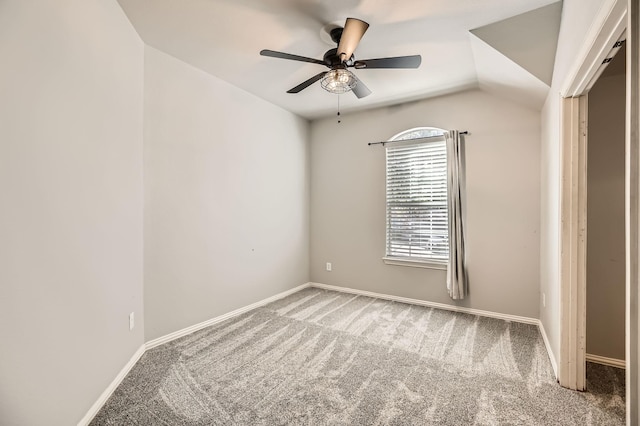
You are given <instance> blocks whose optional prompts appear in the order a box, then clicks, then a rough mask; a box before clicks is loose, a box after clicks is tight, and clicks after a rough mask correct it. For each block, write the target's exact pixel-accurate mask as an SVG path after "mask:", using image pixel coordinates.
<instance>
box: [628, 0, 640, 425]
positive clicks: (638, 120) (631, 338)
mask: <svg viewBox="0 0 640 426" xmlns="http://www.w3.org/2000/svg"><path fill="white" fill-rule="evenodd" d="M638 3H639V1H638V0H628V1H627V111H626V112H627V120H626V137H625V150H626V153H625V157H626V158H625V161H626V167H625V180H626V183H627V185H626V191H625V198H626V204H627V208H626V211H625V225H626V233H625V234H626V236H627V238H626V268H627V273H626V298H627V303H626V328H627V329H626V354H625V356H626V361H627V370H626V394H627V402H626V403H627V407H626V408H627V409H626V414H627V425H637V424H640V415H639V413H638V410H639V407H640V393H639V392H638V372H639V368H638V367H639V366H638V353H639V348H638V345H639V344H640V339H639V338H638V332H639V331H640V326H639V324H638V321H639V317H638V305H639V303H640V300H638V297H639V292H638V281H639V279H640V276H639V274H638V264H639V256H640V251H639V250H638V245H639V241H640V233H639V230H640V224H639V223H638V220H639V212H640V209H639V207H638V199H639V197H640V175H639V170H640V140H639V138H640V5H639V4H638Z"/></svg>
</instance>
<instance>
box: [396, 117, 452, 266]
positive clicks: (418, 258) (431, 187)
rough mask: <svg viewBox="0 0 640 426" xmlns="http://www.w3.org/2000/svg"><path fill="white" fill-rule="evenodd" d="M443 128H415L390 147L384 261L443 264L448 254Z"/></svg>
mask: <svg viewBox="0 0 640 426" xmlns="http://www.w3.org/2000/svg"><path fill="white" fill-rule="evenodd" d="M444 132H445V131H444V130H442V129H435V128H431V127H423V128H418V129H411V130H407V131H405V132H402V133H400V134H399V135H396V136H395V137H394V138H392V139H391V140H392V141H403V140H407V142H397V143H393V144H388V145H387V146H386V151H387V248H386V256H385V258H384V260H385V262H386V263H389V264H400V265H409V266H420V267H436V268H443V269H444V268H445V267H446V263H447V260H448V259H449V234H448V215H447V147H446V142H445V138H444Z"/></svg>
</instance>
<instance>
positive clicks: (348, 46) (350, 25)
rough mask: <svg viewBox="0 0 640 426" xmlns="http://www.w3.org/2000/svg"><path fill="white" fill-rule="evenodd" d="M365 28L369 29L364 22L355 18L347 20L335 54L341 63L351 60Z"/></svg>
mask: <svg viewBox="0 0 640 426" xmlns="http://www.w3.org/2000/svg"><path fill="white" fill-rule="evenodd" d="M367 28H369V24H367V23H366V22H364V21H361V20H360V19H356V18H347V22H345V24H344V30H342V36H341V37H340V44H338V52H337V53H338V56H339V57H340V59H341V60H342V61H343V62H344V61H348V60H349V59H350V58H351V55H353V52H354V51H355V50H356V47H358V43H360V39H361V38H362V36H363V35H364V33H365V32H366V31H367Z"/></svg>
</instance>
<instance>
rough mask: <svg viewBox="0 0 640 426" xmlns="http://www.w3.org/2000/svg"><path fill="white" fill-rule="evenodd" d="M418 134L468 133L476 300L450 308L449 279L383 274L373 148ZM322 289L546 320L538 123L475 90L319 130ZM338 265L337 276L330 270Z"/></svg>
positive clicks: (315, 272) (406, 272)
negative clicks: (542, 315)
mask: <svg viewBox="0 0 640 426" xmlns="http://www.w3.org/2000/svg"><path fill="white" fill-rule="evenodd" d="M419 126H432V127H440V128H444V129H459V130H468V131H470V132H471V135H470V136H468V137H467V142H466V170H467V177H466V182H467V210H466V214H467V228H466V229H467V259H468V270H469V276H470V294H469V296H468V298H467V299H465V300H464V301H462V302H458V303H455V302H454V301H452V300H451V299H450V298H449V297H448V295H447V291H446V285H445V271H442V270H434V269H422V268H411V267H404V266H391V265H385V264H384V263H383V261H382V257H383V256H384V254H385V153H384V148H382V147H381V146H367V142H374V141H380V140H387V139H389V138H390V137H392V136H394V135H395V134H397V133H398V132H401V131H403V130H406V129H410V128H413V127H419ZM311 141H312V142H311V160H312V164H311V170H312V174H311V279H312V281H314V282H320V283H324V284H332V285H338V286H345V287H351V288H355V289H361V290H367V291H374V292H379V293H385V294H391V295H397V296H403V297H410V298H416V299H422V300H428V301H432V302H440V303H448V304H452V305H453V304H457V305H459V306H466V307H472V308H476V309H483V310H489V311H494V312H500V313H506V314H512V315H521V316H525V317H532V318H538V291H539V263H538V259H539V257H538V256H539V234H538V229H539V213H540V205H539V199H540V175H539V170H540V169H539V167H540V162H539V161H540V114H539V112H538V111H534V110H529V109H525V108H523V107H521V106H518V105H515V104H513V103H511V102H509V101H505V100H502V99H499V98H496V97H494V96H491V95H489V94H487V93H485V92H482V91H479V90H473V91H468V92H463V93H459V94H455V95H450V96H444V97H440V98H434V99H431V100H425V101H420V102H416V103H411V104H404V105H399V106H394V107H388V108H379V109H375V110H370V111H366V112H362V113H357V114H352V115H345V116H343V117H342V123H341V124H337V122H336V119H335V118H327V119H323V120H319V121H314V122H313V123H312V126H311ZM326 262H331V263H332V266H333V271H332V272H327V271H325V263H326Z"/></svg>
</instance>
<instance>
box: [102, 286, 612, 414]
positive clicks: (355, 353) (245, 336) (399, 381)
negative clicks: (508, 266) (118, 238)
mask: <svg viewBox="0 0 640 426" xmlns="http://www.w3.org/2000/svg"><path fill="white" fill-rule="evenodd" d="M613 370H615V369H611V371H609V370H606V369H605V370H602V369H598V367H594V366H591V367H590V373H591V375H593V376H594V377H595V376H600V377H599V378H598V380H599V383H600V386H599V387H598V386H593V388H594V389H597V392H591V393H589V392H586V393H580V392H573V391H569V390H566V389H563V388H561V387H560V386H559V385H557V383H556V382H555V379H554V378H553V373H552V370H551V367H550V363H549V359H548V357H547V353H546V351H545V348H544V343H543V341H542V338H541V336H540V334H539V331H538V329H537V327H535V326H532V325H525V324H519V323H510V322H505V321H502V320H496V319H490V318H483V317H478V316H474V315H467V314H460V313H453V312H448V311H442V310H437V309H431V308H425V307H420V306H414V305H408V304H403V303H395V302H389V301H384V300H379V299H373V298H369V297H363V296H355V295H350V294H344V293H337V292H332V291H325V290H320V289H314V288H310V289H305V290H303V291H300V292H298V293H295V294H293V295H291V296H289V297H287V298H285V299H282V300H279V301H276V302H274V303H271V304H270V305H267V306H265V307H263V308H258V309H256V310H254V311H251V312H248V313H246V314H244V315H242V316H239V317H236V318H233V319H231V320H228V321H226V322H224V323H221V324H218V325H215V326H212V327H210V328H207V329H204V330H201V331H199V332H196V333H194V334H192V335H189V336H186V337H183V338H181V339H178V340H175V341H173V342H170V343H167V344H165V345H163V346H161V347H158V348H155V349H153V350H151V351H148V352H147V353H145V355H144V356H143V357H142V358H141V360H140V361H139V362H138V364H137V365H136V366H135V367H134V368H133V370H132V371H131V372H130V374H129V375H128V376H127V377H126V378H125V380H124V381H123V383H122V384H121V385H120V387H119V388H118V389H117V390H116V392H115V393H114V395H113V396H112V397H111V398H110V399H109V401H108V402H107V403H106V405H105V406H104V407H103V409H102V410H101V411H100V412H99V413H98V415H97V416H96V418H95V419H94V421H93V423H92V424H93V425H618V424H620V425H622V424H624V383H623V382H621V381H620V378H621V377H623V376H620V375H619V374H617V373H616V372H615V371H613Z"/></svg>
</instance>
